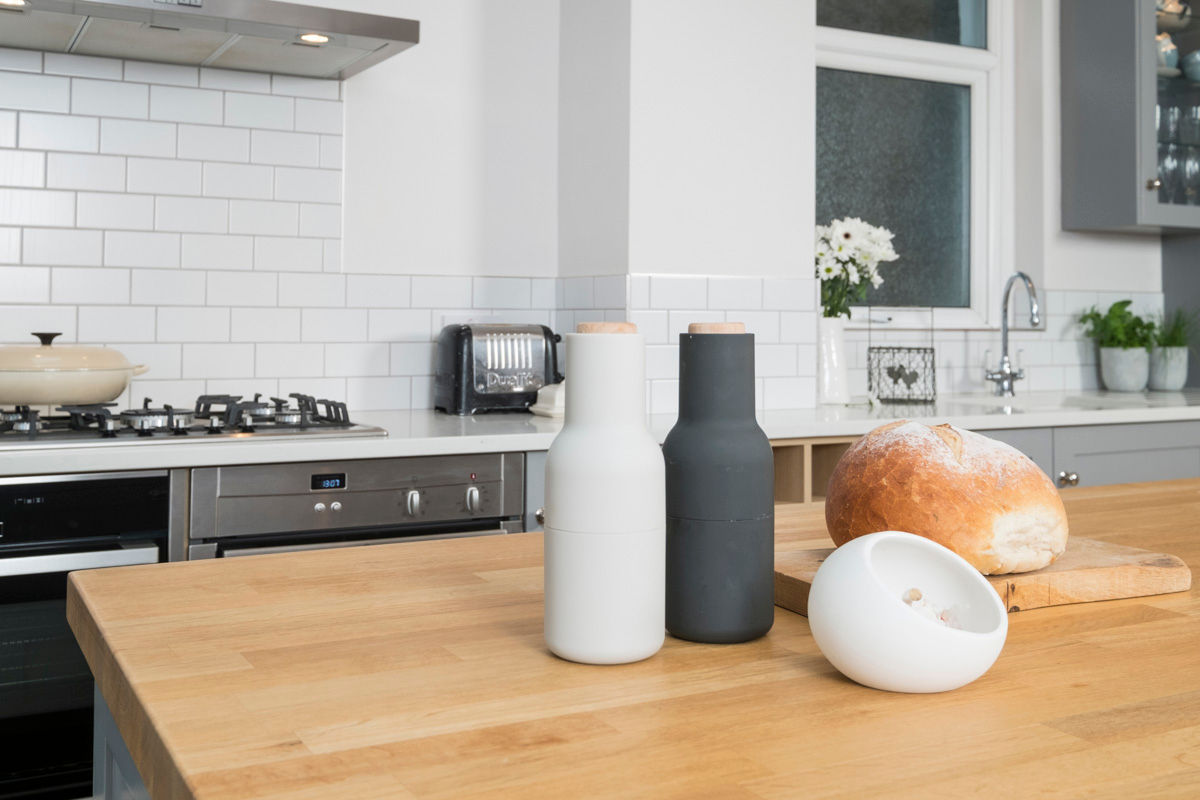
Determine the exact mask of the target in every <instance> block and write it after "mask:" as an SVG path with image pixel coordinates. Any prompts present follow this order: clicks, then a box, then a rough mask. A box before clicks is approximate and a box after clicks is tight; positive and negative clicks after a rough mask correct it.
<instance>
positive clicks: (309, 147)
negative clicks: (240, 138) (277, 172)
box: [250, 130, 321, 167]
mask: <svg viewBox="0 0 1200 800" xmlns="http://www.w3.org/2000/svg"><path fill="white" fill-rule="evenodd" d="M250 160H251V161H253V162H254V163H255V164H277V165H281V166H292V167H316V166H319V165H320V163H321V139H320V137H319V136H317V135H316V134H314V133H284V132H281V131H257V130H256V131H251V132H250Z"/></svg>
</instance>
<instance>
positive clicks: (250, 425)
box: [0, 393, 387, 445]
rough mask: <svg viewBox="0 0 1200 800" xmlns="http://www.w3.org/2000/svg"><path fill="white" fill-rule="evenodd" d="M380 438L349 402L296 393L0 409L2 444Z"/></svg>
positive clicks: (378, 431) (381, 432) (377, 430)
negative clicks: (186, 403) (187, 404)
mask: <svg viewBox="0 0 1200 800" xmlns="http://www.w3.org/2000/svg"><path fill="white" fill-rule="evenodd" d="M365 436H373V437H381V436H387V431H385V430H384V429H383V428H379V427H375V426H372V425H359V424H357V423H355V422H352V421H351V419H350V414H349V411H348V410H347V409H346V404H345V403H341V402H337V401H333V400H325V399H317V398H315V397H313V396H312V395H306V394H298V393H292V394H289V395H288V396H287V397H286V398H281V397H269V398H264V397H262V395H258V394H256V395H254V397H253V398H252V399H243V398H242V396H241V395H228V394H212V395H201V396H200V397H198V398H196V402H195V404H194V405H193V406H192V407H191V408H177V407H174V406H171V405H169V404H166V403H164V404H162V405H160V406H157V407H156V406H154V404H153V401H152V400H150V399H149V398H147V399H146V400H145V401H144V402H143V403H142V406H141V408H130V409H125V410H117V408H116V403H98V404H94V405H77V406H57V407H55V408H54V410H53V412H50V413H43V411H42V410H41V409H36V408H30V407H29V406H17V407H16V408H11V409H0V444H4V445H14V444H29V445H38V444H41V445H53V444H58V445H61V444H83V443H86V444H98V445H116V444H126V445H131V444H137V445H142V444H180V443H183V442H212V441H221V440H230V439H238V440H248V439H258V438H266V439H271V440H274V441H278V440H279V439H281V438H304V439H308V438H313V437H326V438H330V437H338V438H345V437H365Z"/></svg>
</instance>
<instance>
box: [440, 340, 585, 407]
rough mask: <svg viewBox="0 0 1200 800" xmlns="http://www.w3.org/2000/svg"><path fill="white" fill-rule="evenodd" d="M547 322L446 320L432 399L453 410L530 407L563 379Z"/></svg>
mask: <svg viewBox="0 0 1200 800" xmlns="http://www.w3.org/2000/svg"><path fill="white" fill-rule="evenodd" d="M561 341H562V337H561V336H559V335H558V334H556V333H555V332H554V331H552V330H550V329H549V328H547V327H546V326H545V325H507V324H491V325H447V326H446V327H444V328H442V332H441V333H440V334H438V343H437V376H436V377H435V379H434V392H433V404H434V407H435V408H437V409H438V410H440V411H445V412H446V413H448V414H475V413H478V412H480V411H525V410H527V409H528V408H529V407H530V406H531V405H533V404H534V402H535V401H536V400H537V393H538V389H541V388H542V387H543V386H545V385H546V384H548V383H558V382H559V381H561V380H562V379H563V376H562V375H560V374H559V372H558V343H559V342H561Z"/></svg>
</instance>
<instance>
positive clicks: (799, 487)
mask: <svg viewBox="0 0 1200 800" xmlns="http://www.w3.org/2000/svg"><path fill="white" fill-rule="evenodd" d="M858 439H859V437H858V436H825V437H821V438H814V439H776V440H774V441H772V442H771V447H772V449H773V450H774V454H775V502H776V503H819V502H823V501H824V500H825V487H826V486H827V485H828V484H829V476H830V475H832V474H833V468H834V467H835V466H837V462H838V459H839V458H841V457H842V453H844V452H846V450H847V449H848V448H849V447H850V445H852V444H854V443H855V442H856V441H858Z"/></svg>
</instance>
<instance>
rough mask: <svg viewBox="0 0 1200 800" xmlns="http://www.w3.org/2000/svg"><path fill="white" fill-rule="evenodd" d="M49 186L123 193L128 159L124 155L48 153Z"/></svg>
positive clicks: (47, 174)
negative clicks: (126, 160)
mask: <svg viewBox="0 0 1200 800" xmlns="http://www.w3.org/2000/svg"><path fill="white" fill-rule="evenodd" d="M46 186H48V187H50V188H51V189H91V190H93V191H101V192H122V191H124V190H125V159H124V158H123V157H122V156H94V155H77V154H74V153H47V154H46Z"/></svg>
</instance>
